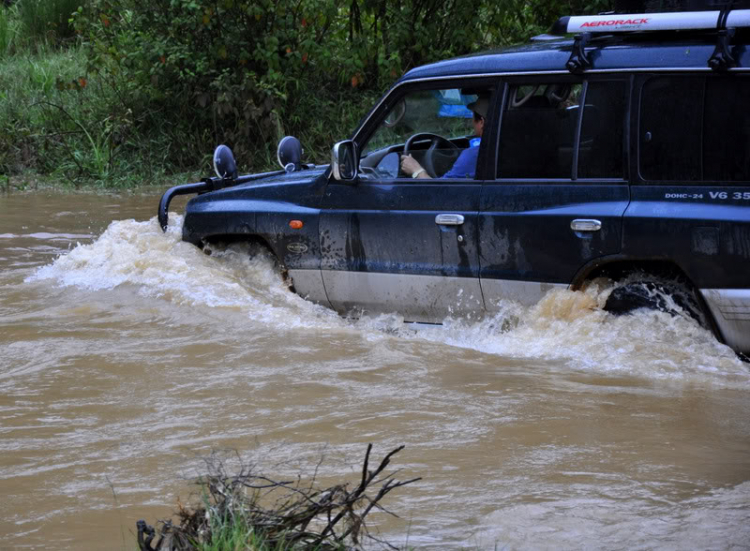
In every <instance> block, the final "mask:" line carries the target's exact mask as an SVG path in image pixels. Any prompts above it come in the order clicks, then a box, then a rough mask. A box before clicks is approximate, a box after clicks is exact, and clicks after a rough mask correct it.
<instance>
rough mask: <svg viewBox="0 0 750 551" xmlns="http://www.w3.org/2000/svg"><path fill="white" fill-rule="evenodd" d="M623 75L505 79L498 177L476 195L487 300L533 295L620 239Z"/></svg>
mask: <svg viewBox="0 0 750 551" xmlns="http://www.w3.org/2000/svg"><path fill="white" fill-rule="evenodd" d="M629 89H630V86H629V81H628V80H627V79H626V78H610V79H599V80H592V81H586V80H583V79H577V78H575V77H556V78H550V77H546V78H545V77H540V78H537V79H525V80H518V81H510V82H508V84H507V88H506V93H505V97H504V101H503V106H502V120H501V127H500V138H499V143H498V150H497V178H496V179H495V180H493V181H488V182H485V184H484V187H483V189H482V195H481V200H480V213H479V218H478V226H479V256H480V265H481V269H480V277H481V287H482V292H483V294H484V298H485V305H486V307H487V309H488V310H490V311H492V310H495V309H497V308H498V307H499V305H500V303H501V302H502V300H504V299H511V300H515V301H518V302H521V303H525V304H533V303H535V302H536V301H538V300H539V299H540V298H541V297H542V296H543V295H544V294H545V293H546V292H547V291H548V290H550V289H552V288H554V287H563V288H564V287H566V286H567V285H568V284H570V282H571V281H572V280H573V278H574V277H575V275H576V273H578V272H579V271H580V270H581V269H582V268H583V267H584V266H586V265H588V264H590V263H592V262H594V261H596V259H600V258H602V257H605V256H608V255H615V254H617V253H618V252H620V250H621V247H622V216H623V213H624V211H625V209H626V208H627V206H628V202H629V196H630V191H629V186H628V182H627V179H626V173H625V170H626V169H625V167H626V162H625V151H626V144H627V118H626V117H627V108H626V107H627V104H628V95H629Z"/></svg>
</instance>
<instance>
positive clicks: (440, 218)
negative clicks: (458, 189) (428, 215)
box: [435, 214, 464, 226]
mask: <svg viewBox="0 0 750 551" xmlns="http://www.w3.org/2000/svg"><path fill="white" fill-rule="evenodd" d="M435 223H436V224H438V225H440V226H460V225H461V224H463V223H464V215H463V214H438V215H437V216H436V217H435Z"/></svg>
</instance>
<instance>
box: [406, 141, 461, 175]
mask: <svg viewBox="0 0 750 551" xmlns="http://www.w3.org/2000/svg"><path fill="white" fill-rule="evenodd" d="M420 140H430V146H429V147H428V148H427V151H426V152H425V156H424V162H423V163H422V167H423V168H424V169H425V171H427V174H429V175H430V176H431V177H432V178H437V177H438V176H437V172H436V171H435V160H436V158H437V157H438V156H442V157H444V158H446V159H447V160H448V161H450V162H453V161H455V160H456V158H457V157H458V155H457V153H458V151H459V147H458V146H457V145H456V144H454V143H453V142H452V141H450V140H449V139H448V138H444V137H443V136H439V135H437V134H431V133H429V132H419V133H418V134H414V135H413V136H411V137H410V138H409V139H408V140H406V143H405V144H404V155H408V154H409V152H410V150H411V147H412V145H414V143H415V142H418V141H420ZM439 145H443V146H447V147H444V148H441V149H447V150H448V152H442V151H440V149H438V146H439Z"/></svg>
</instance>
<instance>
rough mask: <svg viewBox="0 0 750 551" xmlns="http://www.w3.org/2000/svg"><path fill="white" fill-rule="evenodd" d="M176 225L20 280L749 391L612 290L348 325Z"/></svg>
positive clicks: (717, 348) (679, 333)
mask: <svg viewBox="0 0 750 551" xmlns="http://www.w3.org/2000/svg"><path fill="white" fill-rule="evenodd" d="M181 227H182V218H181V217H180V216H177V215H174V214H173V215H171V216H170V225H169V228H168V230H167V232H166V233H163V232H162V231H161V229H160V227H159V225H158V223H157V221H156V218H153V219H151V220H149V221H147V222H137V221H134V220H123V221H117V222H113V223H112V224H110V226H109V227H108V228H107V229H106V231H105V232H104V233H103V234H102V235H101V236H100V237H99V238H98V239H97V240H95V241H94V242H93V243H91V244H87V245H78V246H77V247H76V248H74V249H73V250H72V251H70V252H68V253H67V254H64V255H62V256H60V257H59V258H57V259H56V260H55V261H54V262H53V263H52V264H50V265H48V266H44V267H42V268H40V269H39V270H38V271H37V272H36V273H35V274H34V275H32V276H30V277H29V278H27V280H26V281H27V282H41V281H50V280H51V281H55V282H57V283H58V284H60V285H63V286H75V287H78V288H83V289H89V290H92V291H100V290H109V289H114V288H116V287H123V286H131V287H132V288H134V289H135V290H136V292H137V293H139V294H140V295H143V296H147V297H153V298H156V299H160V300H165V301H169V302H171V303H173V304H176V305H178V306H190V307H207V308H211V309H215V308H224V309H230V310H233V311H237V312H239V313H245V314H246V315H247V318H248V320H249V323H255V322H258V321H259V322H261V323H262V324H263V325H264V326H266V327H268V328H269V329H270V330H288V329H295V328H316V329H323V330H345V331H358V332H361V333H362V334H363V335H366V336H367V338H377V339H379V338H399V339H417V340H420V339H421V340H425V341H431V342H435V343H441V344H447V345H450V346H457V347H462V348H468V349H473V350H477V351H480V352H482V353H486V354H493V355H500V356H505V357H515V358H529V359H531V358H539V359H556V360H563V361H564V362H565V365H566V368H568V369H569V368H573V369H577V370H582V371H585V372H588V373H598V374H619V375H624V374H626V375H631V376H632V375H635V376H644V377H647V378H658V379H674V380H684V379H685V377H690V376H692V377H696V376H697V377H700V378H709V379H712V378H713V379H717V380H720V381H722V382H724V383H726V382H727V381H733V382H734V383H737V382H740V383H741V384H743V385H745V384H750V370H749V369H748V366H747V364H743V363H742V362H741V361H739V360H738V359H737V357H736V356H735V354H734V353H733V352H732V351H731V350H730V349H729V348H728V347H726V346H724V345H722V344H720V343H718V342H717V341H716V339H715V338H714V337H713V335H712V334H711V333H710V332H708V331H707V330H705V329H703V328H701V327H700V326H699V325H698V324H697V323H696V322H694V321H693V320H692V319H689V318H688V317H680V316H671V315H669V314H666V313H663V312H658V311H642V312H637V313H636V314H635V315H630V316H620V317H615V316H612V315H610V314H608V313H607V312H604V311H603V310H602V306H603V304H604V302H605V301H606V298H607V296H608V294H609V292H611V287H606V286H604V287H602V286H598V285H592V286H590V287H589V288H588V289H587V290H586V291H581V292H572V291H565V290H555V291H551V292H550V293H548V294H547V295H546V296H545V297H544V298H543V299H542V300H541V301H540V302H539V303H538V304H537V305H535V306H533V307H523V306H521V305H519V304H516V303H513V302H505V303H502V304H501V309H500V312H499V313H498V314H496V315H494V316H492V317H488V318H485V319H483V320H481V321H466V320H451V319H447V320H445V323H444V324H443V325H442V326H428V327H426V328H423V330H420V331H415V330H414V328H413V326H411V325H409V324H404V323H403V318H402V317H400V316H398V315H384V316H372V317H370V316H364V317H362V318H360V319H358V320H348V319H344V318H341V317H339V316H337V315H336V314H335V313H333V312H332V311H330V310H328V309H326V308H323V307H320V306H316V305H314V304H312V303H310V302H307V301H305V300H303V299H302V298H300V297H298V296H297V295H295V294H293V293H291V292H289V290H288V288H287V286H286V285H285V284H284V282H283V281H282V279H281V277H280V275H279V274H278V272H277V271H275V270H274V268H273V265H272V262H271V261H270V260H269V259H267V258H265V257H263V256H256V257H251V255H250V254H249V253H248V251H247V249H246V248H243V247H242V246H239V245H233V246H230V247H228V248H225V249H220V248H217V249H215V251H214V253H213V254H212V255H211V256H207V255H205V254H203V253H202V252H201V251H200V250H199V249H198V248H196V247H194V246H193V245H190V244H188V243H184V242H182V241H181Z"/></svg>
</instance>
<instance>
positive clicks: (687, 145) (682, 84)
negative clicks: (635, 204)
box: [639, 77, 703, 181]
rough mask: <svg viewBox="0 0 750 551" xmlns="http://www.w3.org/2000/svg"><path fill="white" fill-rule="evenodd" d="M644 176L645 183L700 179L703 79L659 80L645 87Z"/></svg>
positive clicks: (642, 164)
mask: <svg viewBox="0 0 750 551" xmlns="http://www.w3.org/2000/svg"><path fill="white" fill-rule="evenodd" d="M642 97H643V101H642V103H641V126H640V136H639V141H640V163H641V176H643V178H644V179H646V180H685V181H696V180H700V178H701V148H700V144H701V118H702V113H701V106H702V105H703V80H702V79H697V78H679V77H659V78H653V79H650V80H649V81H648V82H646V84H645V86H644V87H643V96H642Z"/></svg>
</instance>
